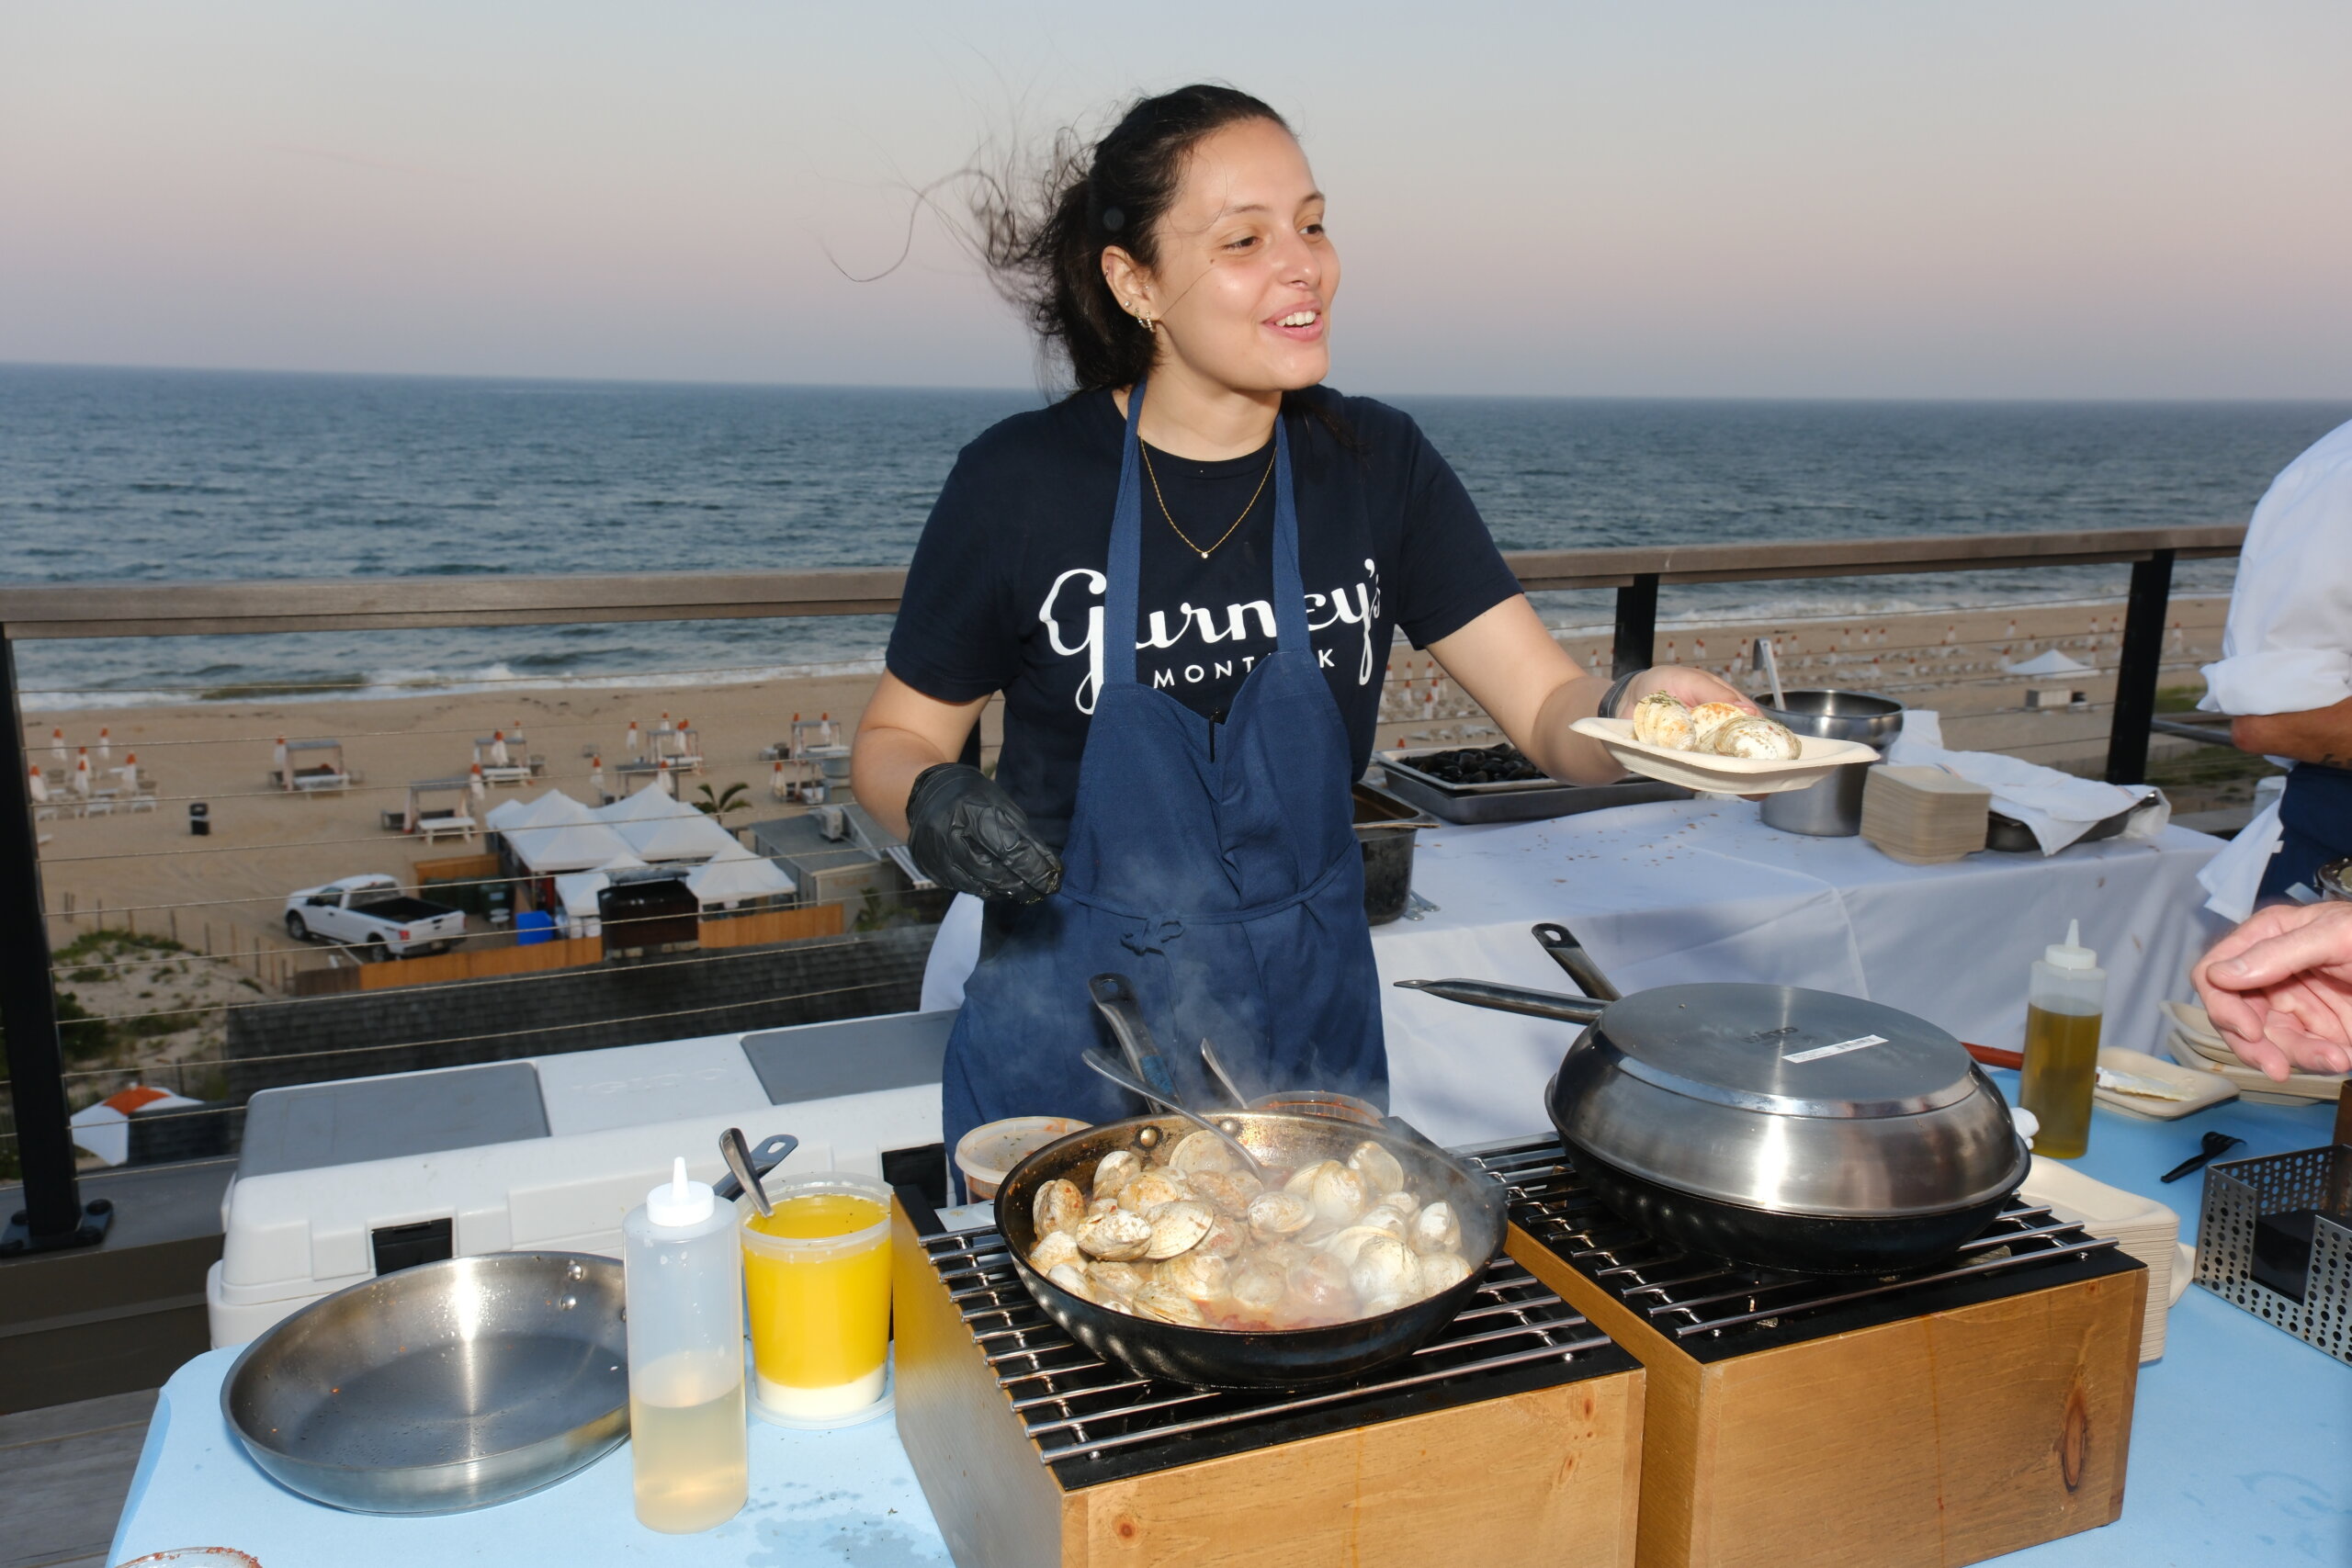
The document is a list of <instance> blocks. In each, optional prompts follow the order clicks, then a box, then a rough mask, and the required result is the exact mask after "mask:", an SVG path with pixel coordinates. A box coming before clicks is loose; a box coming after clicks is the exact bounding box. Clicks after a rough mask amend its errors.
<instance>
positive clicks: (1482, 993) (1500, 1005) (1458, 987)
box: [1396, 980, 1609, 1023]
mask: <svg viewBox="0 0 2352 1568" xmlns="http://www.w3.org/2000/svg"><path fill="white" fill-rule="evenodd" d="M1396 983H1397V986H1398V987H1401V988H1403V989H1405V990H1408V991H1427V992H1428V993H1429V994H1430V996H1433V997H1443V998H1445V999H1446V1000H1447V1001H1450V1002H1461V1003H1464V1005H1466V1006H1469V1007H1474V1008H1492V1009H1494V1010H1496V1011H1497V1012H1516V1013H1524V1014H1525V1015H1526V1016H1528V1017H1529V1018H1548V1019H1554V1020H1556V1021H1559V1022H1562V1023H1598V1022H1600V1015H1601V1014H1602V1013H1604V1012H1606V1011H1608V1010H1609V1004H1608V1003H1607V1002H1604V1001H1600V1000H1596V999H1594V998H1588V997H1564V996H1561V995H1559V994H1557V993H1556V992H1553V991H1535V990H1530V989H1528V988H1527V987H1524V986H1498V985H1496V984H1495V983H1494V982H1493V981H1491V980H1399V981H1397V982H1396Z"/></svg>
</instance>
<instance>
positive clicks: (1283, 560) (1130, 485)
mask: <svg viewBox="0 0 2352 1568" xmlns="http://www.w3.org/2000/svg"><path fill="white" fill-rule="evenodd" d="M1143 393H1144V383H1143V381H1142V380H1140V379H1138V380H1137V381H1136V384H1135V386H1134V388H1133V389H1130V390H1129V391H1128V393H1127V428H1126V434H1125V436H1124V437H1123V438H1122V439H1121V442H1120V446H1119V499H1118V502H1117V504H1116V505H1115V506H1114V507H1113V508H1112V510H1111V554H1110V558H1109V561H1108V562H1107V565H1108V567H1109V571H1108V576H1109V578H1110V581H1109V583H1108V585H1107V586H1106V589H1105V592H1104V595H1103V616H1104V621H1103V684H1104V685H1125V686H1131V685H1133V684H1135V679H1136V631H1137V630H1138V629H1139V625H1140V623H1141V621H1142V619H1143V613H1142V592H1143V459H1142V446H1143V437H1142V436H1141V435H1140V434H1138V431H1139V430H1140V429H1141V427H1142V419H1143ZM1273 565H1274V584H1273V587H1274V632H1275V635H1276V637H1277V639H1278V641H1277V646H1278V647H1279V648H1280V649H1281V650H1282V651H1283V652H1286V653H1289V652H1308V651H1310V650H1311V649H1312V648H1313V646H1314V645H1313V644H1312V643H1311V642H1310V641H1309V640H1308V637H1307V628H1306V586H1305V582H1304V580H1303V579H1302V578H1301V577H1300V576H1299V570H1298V502H1297V496H1296V492H1295V490H1294V489H1293V487H1292V484H1291V470H1290V434H1289V432H1288V431H1287V430H1285V429H1284V428H1283V419H1282V415H1281V413H1280V412H1276V414H1275V415H1274V561H1273Z"/></svg>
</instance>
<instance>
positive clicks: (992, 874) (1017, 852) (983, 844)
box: [907, 762, 1062, 904]
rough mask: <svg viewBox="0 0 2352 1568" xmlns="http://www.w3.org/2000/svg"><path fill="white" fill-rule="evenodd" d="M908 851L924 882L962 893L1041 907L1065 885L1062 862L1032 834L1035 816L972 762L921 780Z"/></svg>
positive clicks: (911, 804) (941, 767)
mask: <svg viewBox="0 0 2352 1568" xmlns="http://www.w3.org/2000/svg"><path fill="white" fill-rule="evenodd" d="M907 848H908V849H909V850H910V851H911V852H913V854H914V857H915V864H917V865H919V866H921V867H922V873H923V874H924V875H925V876H928V877H930V878H931V879H932V880H933V882H936V883H938V884H939V885H940V886H943V887H953V888H954V889H956V891H957V892H958V893H971V894H976V895H978V897H982V898H1011V899H1012V900H1014V901H1015V902H1016V903H1022V904H1034V903H1035V902H1036V901H1037V900H1038V899H1040V898H1043V897H1046V895H1047V894H1049V893H1051V892H1053V891H1054V890H1055V889H1056V888H1057V887H1059V886H1061V885H1062V863H1061V857H1060V856H1059V855H1057V854H1056V853H1054V852H1053V851H1052V850H1050V849H1048V848H1046V843H1045V840H1042V839H1040V838H1038V837H1037V835H1036V834H1035V832H1033V831H1032V830H1031V829H1030V827H1029V815H1028V813H1027V812H1025V811H1023V810H1022V809H1021V807H1018V806H1015V805H1014V804H1013V803H1012V796H1011V795H1007V794H1005V793H1004V791H1003V790H1001V789H1000V788H998V787H997V783H996V781H995V780H994V779H991V778H989V776H988V775H987V774H986V773H982V772H980V770H979V769H978V768H975V767H973V766H971V765H970V764H969V763H967V762H941V763H939V764H938V765H937V766H935V767H930V768H925V769H924V770H923V771H922V773H919V774H917V775H916V777H915V786H914V788H913V789H911V790H910V791H909V792H908V793H907Z"/></svg>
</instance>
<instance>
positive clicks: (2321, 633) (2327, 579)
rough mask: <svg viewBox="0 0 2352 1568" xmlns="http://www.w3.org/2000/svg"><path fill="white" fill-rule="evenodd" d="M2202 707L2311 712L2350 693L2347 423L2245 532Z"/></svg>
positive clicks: (2292, 474) (2350, 449) (2288, 476)
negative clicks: (2219, 648) (2217, 655)
mask: <svg viewBox="0 0 2352 1568" xmlns="http://www.w3.org/2000/svg"><path fill="white" fill-rule="evenodd" d="M2205 681H2206V688H2207V689H2206V694H2205V698H2204V701H2203V702H2201V703H2200V704H2199V706H2200V707H2204V708H2207V709H2209V710H2211V711H2215V712H2220V713H2226V714H2245V715H2253V714H2273V713H2308V712H2311V711H2312V710H2313V709H2316V708H2324V707H2331V706H2333V705H2335V704H2337V703H2340V702H2342V701H2343V700H2344V699H2345V698H2346V697H2352V425H2346V426H2345V427H2344V428H2343V429H2341V430H2338V431H2337V432H2335V434H2333V435H2331V436H2329V437H2327V438H2326V439H2325V440H2323V441H2322V442H2321V443H2320V444H2319V445H2318V446H2314V447H2313V448H2312V450H2311V451H2310V452H2307V453H2305V454H2304V455H2303V456H2302V457H2300V458H2298V459H2296V461H2295V462H2293V463H2292V464H2290V465H2289V466H2288V468H2287V470H2286V471H2285V472H2284V473H2282V474H2280V475H2279V476H2278V482H2277V483H2275V484H2273V485H2272V486H2271V487H2270V491H2269V493H2268V494H2267V495H2265V496H2264V497H2263V498H2262V504H2261V505H2259V506H2257V507H2256V508H2255V513H2254V522H2253V525H2252V526H2250V527H2249V528H2248V529H2247V530H2246V541H2245V553H2244V554H2243V555H2242V556H2241V557H2240V558H2239V560H2238V578H2237V587H2236V589H2235V590H2234V591H2233V592H2232V593H2231V595H2230V618H2229V626H2228V627H2227V629H2226V630H2225V631H2224V632H2223V634H2222V658H2221V660H2220V661H2219V662H2217V663H2212V664H2208V665H2207V666H2205Z"/></svg>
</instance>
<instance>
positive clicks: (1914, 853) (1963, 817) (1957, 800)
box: [1862, 765, 1993, 865]
mask: <svg viewBox="0 0 2352 1568" xmlns="http://www.w3.org/2000/svg"><path fill="white" fill-rule="evenodd" d="M1992 808H1993V792H1992V791H1991V790H1989V789H1986V788H1985V786H1984V785H1983V784H1970V783H1969V782H1968V781H1967V780H1966V779H1964V778H1962V777H1961V776H1960V775H1959V774H1957V773H1946V772H1944V770H1943V769H1941V768H1928V767H1913V766H1894V765H1889V766H1885V767H1878V768H1872V769H1871V771H1870V775H1869V776H1868V777H1867V778H1866V779H1864V780H1863V781H1862V837H1863V838H1865V839H1867V840H1870V841H1871V843H1873V844H1875V845H1877V846H1878V847H1879V849H1880V850H1882V851H1883V852H1885V853H1887V854H1890V855H1892V856H1894V858H1895V859H1896V860H1899V861H1904V862H1907V863H1910V864H1912V865H1937V864H1940V863H1943V862H1945V861H1955V860H1958V859H1960V858H1961V857H1962V855H1969V854H1973V853H1975V852H1977V851H1978V850H1981V849H1983V848H1984V847H1985V823H1986V822H1987V821H1988V820H1990V818H1991V815H1992Z"/></svg>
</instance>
